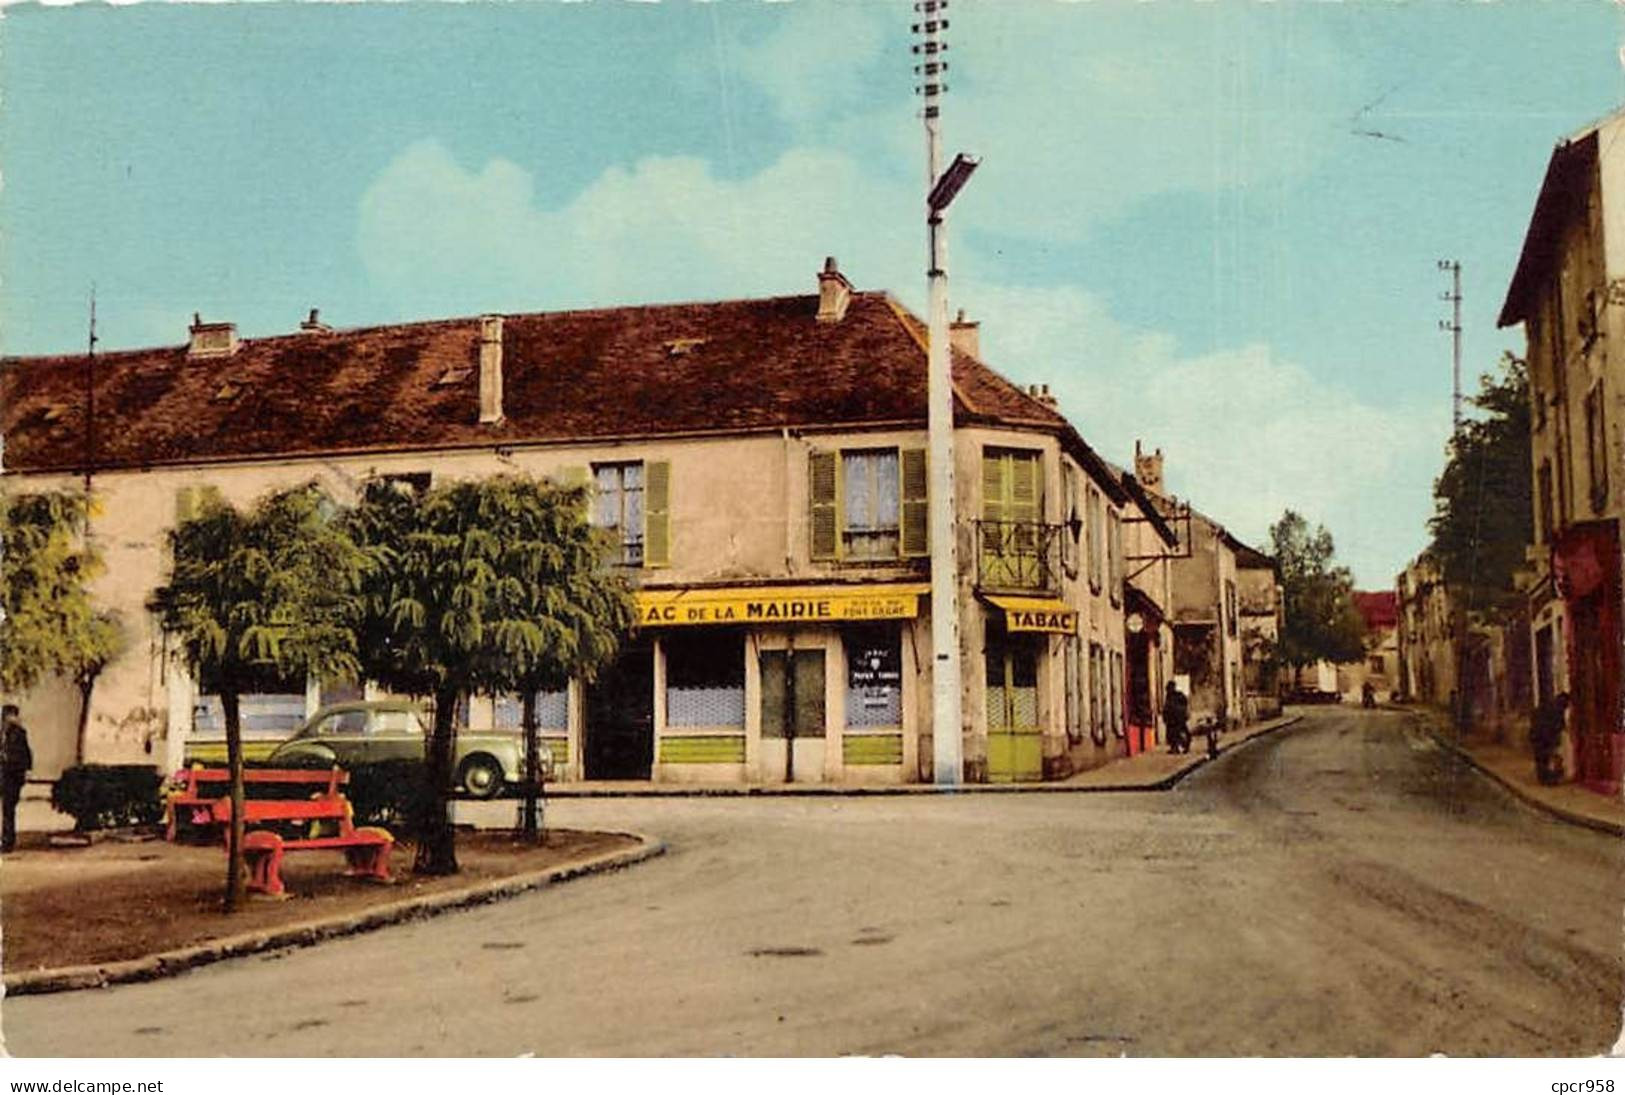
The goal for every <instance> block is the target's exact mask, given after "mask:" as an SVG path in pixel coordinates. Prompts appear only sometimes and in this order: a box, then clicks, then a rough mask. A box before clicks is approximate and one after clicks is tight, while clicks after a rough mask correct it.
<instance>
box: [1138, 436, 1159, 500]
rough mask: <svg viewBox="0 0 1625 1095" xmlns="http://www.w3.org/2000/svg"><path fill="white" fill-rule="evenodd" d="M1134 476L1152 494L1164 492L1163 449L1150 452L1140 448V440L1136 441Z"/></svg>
mask: <svg viewBox="0 0 1625 1095" xmlns="http://www.w3.org/2000/svg"><path fill="white" fill-rule="evenodd" d="M1134 478H1136V479H1138V480H1139V481H1140V486H1142V487H1144V488H1145V489H1146V490H1147V491H1149V492H1150V493H1152V494H1155V495H1158V496H1159V497H1160V496H1162V494H1163V487H1162V450H1161V449H1158V450H1157V451H1156V452H1152V453H1148V452H1145V451H1144V450H1142V449H1141V448H1140V442H1139V441H1135V442H1134Z"/></svg>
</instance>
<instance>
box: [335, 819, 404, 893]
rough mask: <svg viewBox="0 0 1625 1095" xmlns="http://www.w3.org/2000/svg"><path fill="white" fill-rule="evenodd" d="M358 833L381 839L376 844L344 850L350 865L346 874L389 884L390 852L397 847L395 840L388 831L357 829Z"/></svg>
mask: <svg viewBox="0 0 1625 1095" xmlns="http://www.w3.org/2000/svg"><path fill="white" fill-rule="evenodd" d="M356 832H357V833H358V834H360V833H366V834H368V835H371V836H377V837H379V838H380V839H379V841H378V843H376V844H359V845H356V846H354V847H350V848H346V849H344V858H345V859H346V860H347V861H348V862H349V864H350V869H349V870H348V871H346V872H345V873H346V874H348V875H349V876H350V877H352V878H371V879H374V880H376V881H379V882H388V881H389V852H390V849H391V848H393V847H394V846H395V838H394V837H393V836H391V835H390V833H389V830H387V829H378V828H373V827H367V828H362V829H357V830H356Z"/></svg>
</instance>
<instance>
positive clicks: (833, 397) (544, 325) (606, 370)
mask: <svg viewBox="0 0 1625 1095" xmlns="http://www.w3.org/2000/svg"><path fill="white" fill-rule="evenodd" d="M817 311H818V297H817V296H816V295H808V296H795V297H777V298H768V299H761V300H738V301H721V302H716V303H705V304H671V305H654V306H646V307H627V308H608V309H597V310H590V311H575V312H550V313H535V314H524V315H511V316H506V317H504V324H503V361H504V366H503V374H504V381H503V388H504V412H505V417H504V420H503V421H502V422H500V423H497V424H495V425H481V424H480V423H479V421H478V418H479V368H478V367H479V333H480V321H479V319H478V318H477V317H471V318H466V319H452V320H441V321H434V322H425V323H406V324H397V325H392V326H387V327H371V328H363V329H357V330H349V331H334V332H314V333H301V334H292V335H285V336H278V337H274V338H259V339H244V340H243V341H242V342H241V343H240V346H239V349H238V350H237V352H236V353H235V354H232V355H231V356H229V357H228V356H222V357H191V358H189V357H188V355H187V351H186V348H185V347H182V346H177V347H167V348H162V349H152V350H133V351H124V352H117V353H105V354H98V355H97V357H96V359H95V391H94V401H93V402H94V407H95V420H96V434H97V439H96V457H97V458H96V464H97V465H98V466H100V467H132V466H150V465H157V464H167V463H178V462H188V461H195V460H216V459H236V458H252V457H267V456H284V455H298V454H317V453H322V454H326V453H337V452H347V451H348V452H353V451H380V450H391V449H426V448H447V447H458V446H480V445H501V444H520V443H525V442H533V441H553V440H558V441H564V440H574V439H581V440H591V439H594V438H609V437H639V436H670V435H675V434H687V433H696V432H718V431H733V430H754V429H777V428H779V427H784V426H790V427H817V426H836V427H840V426H856V425H863V424H878V423H908V424H923V423H924V421H925V417H926V392H925V384H926V369H925V353H924V350H923V344H922V342H921V335H922V333H923V326H922V325H921V324H920V321H919V320H918V319H916V318H915V317H913V316H911V315H909V314H908V313H907V312H905V311H903V309H902V308H901V307H899V306H898V305H897V304H896V302H895V301H894V300H892V299H891V298H890V297H889V296H888V295H886V294H885V293H879V292H862V293H854V294H853V295H852V299H851V304H850V307H849V308H848V311H847V313H846V315H845V317H844V318H843V319H842V320H841V321H840V322H836V323H819V322H818V321H817V319H816V315H817ZM85 386H86V368H85V357H84V356H83V355H72V356H61V357H33V358H8V359H5V360H3V361H0V430H3V432H4V436H5V466H6V469H7V470H8V471H33V470H53V469H70V468H78V467H81V466H83V464H84V460H85V455H84V454H85V444H86V441H85V409H86V392H85ZM954 387H955V394H956V399H955V415H956V419H958V420H960V421H965V422H990V423H1007V424H1019V425H1029V426H1034V427H1037V428H1041V429H1047V430H1051V431H1055V432H1058V433H1066V432H1070V427H1069V426H1067V424H1066V421H1065V419H1063V418H1062V417H1061V416H1060V415H1058V414H1056V413H1055V412H1054V411H1053V410H1051V409H1049V408H1048V407H1046V406H1044V405H1043V404H1042V403H1040V402H1038V401H1037V400H1036V399H1033V398H1032V397H1031V396H1029V395H1028V394H1027V393H1025V392H1024V391H1022V390H1021V389H1020V388H1019V387H1017V386H1016V385H1015V384H1012V383H1010V382H1009V381H1007V380H1005V379H1004V378H1003V377H1001V376H999V375H998V374H997V373H995V372H993V370H992V369H990V368H988V367H987V366H986V365H985V364H983V363H982V362H980V361H978V360H976V359H975V358H972V357H968V356H966V355H963V354H955V357H954Z"/></svg>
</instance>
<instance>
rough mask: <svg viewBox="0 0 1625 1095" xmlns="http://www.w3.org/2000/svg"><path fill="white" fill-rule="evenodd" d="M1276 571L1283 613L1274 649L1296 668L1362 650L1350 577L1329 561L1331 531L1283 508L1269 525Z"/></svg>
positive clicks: (1362, 630)
mask: <svg viewBox="0 0 1625 1095" xmlns="http://www.w3.org/2000/svg"><path fill="white" fill-rule="evenodd" d="M1270 544H1271V553H1272V554H1273V555H1274V556H1275V562H1276V565H1277V567H1278V568H1279V570H1280V574H1281V600H1282V608H1283V615H1284V616H1285V619H1284V620H1283V622H1282V625H1281V636H1280V641H1279V643H1277V646H1276V654H1277V656H1278V657H1279V658H1280V660H1281V661H1282V662H1283V663H1284V664H1286V665H1290V666H1292V668H1293V671H1294V672H1296V671H1298V670H1300V669H1302V668H1303V667H1304V666H1306V665H1313V664H1315V663H1316V662H1318V661H1321V660H1323V659H1324V660H1325V661H1329V662H1351V661H1355V660H1357V659H1359V658H1360V657H1362V656H1363V655H1364V654H1365V621H1364V620H1363V619H1362V618H1361V616H1360V613H1359V611H1358V610H1357V609H1356V608H1355V607H1354V580H1353V578H1352V577H1351V576H1350V574H1349V571H1348V568H1347V567H1340V566H1333V565H1332V558H1333V555H1334V548H1333V545H1332V534H1331V533H1329V532H1327V531H1326V529H1325V527H1324V526H1316V528H1315V530H1314V532H1312V533H1311V532H1310V531H1309V522H1307V521H1305V520H1304V519H1303V517H1302V516H1301V515H1300V514H1297V513H1294V512H1293V511H1292V510H1287V511H1286V512H1285V513H1283V514H1282V515H1281V519H1280V520H1279V521H1277V522H1276V523H1275V524H1274V525H1272V526H1271V527H1270Z"/></svg>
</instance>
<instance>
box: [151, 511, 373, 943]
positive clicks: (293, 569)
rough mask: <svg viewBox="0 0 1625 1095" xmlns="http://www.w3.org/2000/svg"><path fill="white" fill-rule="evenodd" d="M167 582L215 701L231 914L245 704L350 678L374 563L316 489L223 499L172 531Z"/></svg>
mask: <svg viewBox="0 0 1625 1095" xmlns="http://www.w3.org/2000/svg"><path fill="white" fill-rule="evenodd" d="M169 546H170V552H171V559H172V563H171V572H170V579H169V582H168V583H167V584H166V585H164V586H163V587H161V588H160V589H158V590H157V591H156V592H155V594H154V595H153V600H152V607H153V609H154V610H155V611H157V612H158V613H159V615H160V617H161V618H162V620H163V625H164V628H165V630H166V632H168V633H169V635H170V636H172V637H173V638H174V639H176V640H177V641H178V642H179V643H180V647H181V651H182V653H183V655H184V657H185V659H186V661H187V663H188V664H189V665H190V666H191V668H192V671H193V673H194V674H195V675H196V676H197V677H198V679H199V680H201V681H202V682H204V684H205V686H206V687H209V688H210V689H212V690H214V691H216V692H218V693H219V695H220V701H221V707H222V708H223V710H224V714H225V723H226V754H227V766H228V768H229V769H230V771H231V798H232V824H231V828H230V836H229V840H228V848H229V850H230V854H229V855H228V856H227V864H228V866H227V876H226V908H227V909H228V911H229V910H230V909H232V908H235V907H236V906H237V905H238V904H239V903H240V902H241V899H242V886H243V872H242V859H241V854H240V848H241V845H242V815H243V810H242V802H243V780H242V770H243V755H242V722H241V711H240V698H241V696H242V695H243V694H244V693H247V692H254V691H258V690H260V689H262V688H266V687H270V686H271V685H272V683H273V682H275V681H277V680H281V679H285V678H287V677H301V678H302V677H305V676H319V677H321V678H323V679H334V678H346V679H353V678H354V677H355V676H356V674H357V673H358V671H359V669H360V662H359V660H358V658H357V656H356V650H357V646H356V642H357V624H358V622H359V619H360V599H359V596H358V593H359V588H360V584H361V578H362V574H363V571H364V569H365V567H366V566H367V563H368V558H367V556H366V554H365V553H363V552H362V551H360V550H359V549H358V548H357V547H356V545H355V544H354V543H353V542H352V541H351V540H350V538H349V537H348V535H346V533H345V531H344V529H343V527H342V526H341V525H340V524H339V523H338V522H337V521H335V520H333V514H332V511H331V507H330V505H329V504H328V502H327V499H326V498H325V497H324V496H323V495H322V494H321V492H320V490H318V489H317V488H316V486H315V485H314V484H307V485H305V486H302V487H296V488H294V489H292V490H287V491H281V492H278V493H275V494H271V495H269V496H267V497H266V498H264V499H262V500H261V501H260V502H259V503H258V504H257V505H255V506H254V507H253V508H252V509H251V510H249V511H248V512H246V513H244V512H239V511H238V510H237V509H235V508H233V507H232V506H230V505H228V504H226V503H225V502H222V501H220V500H219V499H218V498H209V499H206V500H205V502H204V503H203V505H202V508H201V509H200V511H199V512H198V514H197V516H196V517H194V518H192V519H190V520H187V521H184V522H182V523H181V524H180V525H179V526H178V527H176V528H175V529H174V530H173V531H171V533H170V535H169Z"/></svg>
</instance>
